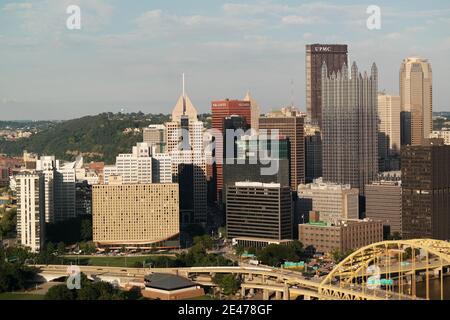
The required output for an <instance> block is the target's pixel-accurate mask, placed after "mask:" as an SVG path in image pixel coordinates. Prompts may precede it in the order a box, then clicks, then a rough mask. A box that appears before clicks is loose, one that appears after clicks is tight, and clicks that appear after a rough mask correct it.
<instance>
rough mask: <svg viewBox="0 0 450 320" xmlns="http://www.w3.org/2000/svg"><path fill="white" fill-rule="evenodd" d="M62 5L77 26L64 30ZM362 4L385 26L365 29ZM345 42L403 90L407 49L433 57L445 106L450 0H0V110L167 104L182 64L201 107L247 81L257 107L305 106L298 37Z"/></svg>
mask: <svg viewBox="0 0 450 320" xmlns="http://www.w3.org/2000/svg"><path fill="white" fill-rule="evenodd" d="M69 5H78V6H79V7H80V9H81V29H80V30H69V29H68V28H67V27H66V20H67V19H68V17H69V14H67V13H66V9H67V7H68V6H69ZM369 5H377V6H378V7H379V8H380V9H381V29H379V30H369V29H368V28H367V25H366V21H367V19H368V18H369V16H370V14H368V13H367V12H366V10H367V7H368V6H369ZM311 43H327V44H334V43H339V44H340V43H343V44H348V46H349V60H350V62H352V61H356V62H357V64H358V67H359V69H360V70H370V65H371V64H372V62H375V63H376V64H377V66H378V69H379V75H380V79H379V89H380V90H385V91H386V93H388V94H394V95H398V91H399V90H398V77H399V75H398V73H399V68H400V64H401V62H402V60H403V59H404V58H406V57H408V56H420V57H423V58H427V59H429V61H430V62H431V64H432V68H433V94H434V96H433V99H434V110H435V111H450V90H449V89H450V80H449V79H450V78H449V77H448V75H449V74H450V62H449V61H450V59H449V57H450V1H448V0H442V1H438V0H427V1H423V0H420V1H415V0H409V1H402V0H397V1H382V0H370V1H368V2H361V1H350V0H348V1H345V0H339V1H337V0H336V1H300V0H298V1H295V0H285V1H275V0H252V1H244V0H236V1H235V0H229V1H219V0H132V1H125V0H36V1H18V0H16V1H6V0H0V120H43V119H46V120H64V119H71V118H76V117H81V116H84V115H88V114H97V113H100V112H105V111H108V112H109V111H110V112H118V111H121V110H122V111H127V112H133V111H143V112H145V113H170V112H171V110H172V108H173V107H174V105H175V103H176V101H177V98H178V97H179V95H180V93H181V90H182V86H181V78H182V77H181V74H182V73H185V74H186V90H187V93H188V95H189V96H190V98H191V100H192V102H193V103H194V105H195V106H196V108H197V109H198V111H199V112H209V111H210V105H211V101H212V100H219V99H225V98H230V99H241V98H243V97H244V96H245V93H246V92H247V91H248V90H250V91H251V93H252V96H253V97H254V98H255V100H256V101H257V102H258V103H259V105H260V106H261V108H262V111H263V112H267V111H270V110H273V109H277V108H280V107H282V106H286V105H289V104H290V103H291V100H292V92H293V94H294V95H293V97H294V103H295V105H296V106H298V107H299V108H300V110H305V45H306V44H311Z"/></svg>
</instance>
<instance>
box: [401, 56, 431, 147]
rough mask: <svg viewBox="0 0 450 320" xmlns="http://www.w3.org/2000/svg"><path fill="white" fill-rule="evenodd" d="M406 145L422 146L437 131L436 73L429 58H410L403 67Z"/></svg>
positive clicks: (403, 107) (403, 109)
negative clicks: (434, 106)
mask: <svg viewBox="0 0 450 320" xmlns="http://www.w3.org/2000/svg"><path fill="white" fill-rule="evenodd" d="M400 105H401V110H402V145H408V144H410V145H421V144H422V143H423V142H424V139H428V137H429V135H430V133H431V132H432V130H433V73H432V70H431V64H430V63H429V62H428V60H426V59H421V58H415V57H412V58H406V59H405V60H403V63H402V65H401V67H400Z"/></svg>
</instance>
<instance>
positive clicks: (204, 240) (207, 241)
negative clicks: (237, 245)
mask: <svg viewBox="0 0 450 320" xmlns="http://www.w3.org/2000/svg"><path fill="white" fill-rule="evenodd" d="M196 245H201V246H202V247H203V248H205V249H206V250H211V249H212V248H213V246H214V240H213V238H211V236H209V235H207V234H205V235H202V236H197V237H194V246H196Z"/></svg>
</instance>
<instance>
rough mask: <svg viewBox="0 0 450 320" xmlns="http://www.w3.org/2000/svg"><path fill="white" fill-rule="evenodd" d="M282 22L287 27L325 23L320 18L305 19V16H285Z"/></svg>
mask: <svg viewBox="0 0 450 320" xmlns="http://www.w3.org/2000/svg"><path fill="white" fill-rule="evenodd" d="M281 22H282V23H283V24H287V25H304V24H315V23H320V22H323V21H322V19H320V18H319V17H304V16H295V15H291V16H285V17H283V18H281Z"/></svg>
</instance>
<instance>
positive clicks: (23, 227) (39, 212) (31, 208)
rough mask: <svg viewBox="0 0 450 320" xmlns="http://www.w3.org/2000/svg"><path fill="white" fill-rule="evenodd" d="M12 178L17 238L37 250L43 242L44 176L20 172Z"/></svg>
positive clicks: (22, 243)
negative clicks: (14, 187) (15, 199)
mask: <svg viewBox="0 0 450 320" xmlns="http://www.w3.org/2000/svg"><path fill="white" fill-rule="evenodd" d="M13 179H14V180H15V185H16V195H17V240H18V241H19V243H20V244H21V245H23V246H26V247H29V248H30V249H31V251H32V252H37V251H39V250H40V249H42V248H43V245H44V243H45V193H44V189H45V184H44V176H43V174H42V173H21V174H18V175H16V176H14V178H13Z"/></svg>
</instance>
